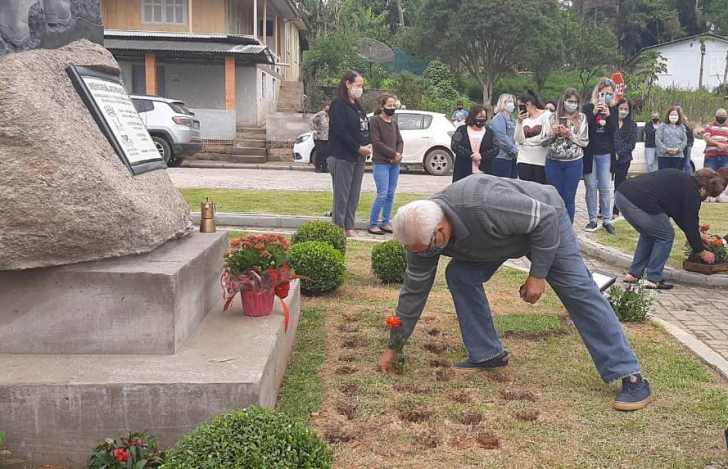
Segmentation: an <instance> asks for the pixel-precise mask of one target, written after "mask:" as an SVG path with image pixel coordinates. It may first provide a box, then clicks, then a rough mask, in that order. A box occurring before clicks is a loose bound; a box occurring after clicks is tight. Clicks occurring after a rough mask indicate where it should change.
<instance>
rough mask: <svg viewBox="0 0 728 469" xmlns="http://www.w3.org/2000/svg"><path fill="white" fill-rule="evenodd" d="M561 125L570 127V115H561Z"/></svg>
mask: <svg viewBox="0 0 728 469" xmlns="http://www.w3.org/2000/svg"><path fill="white" fill-rule="evenodd" d="M559 125H563V126H564V127H568V125H569V118H568V117H559Z"/></svg>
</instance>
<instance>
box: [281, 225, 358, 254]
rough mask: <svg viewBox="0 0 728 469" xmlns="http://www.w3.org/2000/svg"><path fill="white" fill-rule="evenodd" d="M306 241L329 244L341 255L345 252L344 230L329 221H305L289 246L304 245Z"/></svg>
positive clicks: (294, 234)
mask: <svg viewBox="0 0 728 469" xmlns="http://www.w3.org/2000/svg"><path fill="white" fill-rule="evenodd" d="M308 241H322V242H324V243H328V244H330V245H331V246H333V247H334V248H335V249H336V250H337V251H339V252H341V253H342V254H344V253H345V252H346V235H345V234H344V230H342V229H341V228H339V227H338V226H336V225H334V224H333V223H331V222H330V221H320V220H311V221H307V222H306V223H304V224H303V225H301V226H300V227H299V228H298V229H297V230H296V232H295V233H293V236H292V237H291V244H298V243H305V242H308Z"/></svg>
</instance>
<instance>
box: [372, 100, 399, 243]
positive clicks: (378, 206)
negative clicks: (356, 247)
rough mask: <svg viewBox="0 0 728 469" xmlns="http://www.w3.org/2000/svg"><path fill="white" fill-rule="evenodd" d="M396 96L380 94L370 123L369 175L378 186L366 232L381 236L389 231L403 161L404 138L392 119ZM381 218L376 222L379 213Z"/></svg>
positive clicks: (390, 229) (390, 230)
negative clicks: (371, 164) (370, 163)
mask: <svg viewBox="0 0 728 469" xmlns="http://www.w3.org/2000/svg"><path fill="white" fill-rule="evenodd" d="M395 102H396V99H395V97H394V95H391V94H389V93H384V94H382V95H381V96H380V97H379V103H378V106H377V110H376V111H375V112H374V114H375V115H374V117H372V119H371V122H370V123H369V132H370V136H371V140H372V162H373V163H374V167H373V168H372V174H373V175H374V183H375V184H376V185H377V198H376V199H374V204H373V205H372V212H371V214H370V215H369V229H368V230H367V231H369V233H371V234H375V235H383V234H384V233H391V232H392V225H390V221H389V217H390V216H391V215H392V206H393V205H394V193H395V191H396V190H397V181H398V180H399V163H400V162H401V161H402V151H403V149H404V141H403V140H402V134H400V132H399V126H398V125H397V122H395V121H394V119H392V116H394V112H395V110H394V107H395ZM380 214H381V215H382V221H381V223H380V222H379V215H380Z"/></svg>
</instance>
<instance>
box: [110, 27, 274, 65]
mask: <svg viewBox="0 0 728 469" xmlns="http://www.w3.org/2000/svg"><path fill="white" fill-rule="evenodd" d="M104 47H106V48H107V49H109V50H110V51H112V52H113V51H117V52H120V51H132V52H156V53H159V52H163V53H164V52H168V53H178V54H212V55H221V56H224V55H235V56H244V57H245V58H246V59H248V60H250V61H251V62H255V63H268V64H274V63H276V59H275V55H274V54H273V52H272V51H271V50H270V49H269V48H268V46H266V45H265V44H263V43H262V42H260V41H259V40H258V39H256V38H255V37H253V36H243V35H234V34H185V33H158V32H147V31H119V30H106V31H105V32H104Z"/></svg>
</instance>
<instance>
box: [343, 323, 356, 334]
mask: <svg viewBox="0 0 728 469" xmlns="http://www.w3.org/2000/svg"><path fill="white" fill-rule="evenodd" d="M359 330H360V328H359V326H357V325H356V324H342V325H340V326H339V332H345V333H353V332H359Z"/></svg>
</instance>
